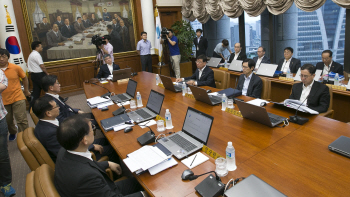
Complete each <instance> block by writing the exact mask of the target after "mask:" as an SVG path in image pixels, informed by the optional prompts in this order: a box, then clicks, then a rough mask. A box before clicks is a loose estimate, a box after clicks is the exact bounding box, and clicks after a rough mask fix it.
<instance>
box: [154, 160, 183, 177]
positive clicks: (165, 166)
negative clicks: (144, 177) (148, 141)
mask: <svg viewBox="0 0 350 197" xmlns="http://www.w3.org/2000/svg"><path fill="white" fill-rule="evenodd" d="M175 165H177V161H176V160H175V159H174V158H173V157H170V158H169V159H168V160H166V161H163V162H162V163H160V164H158V165H156V166H153V167H152V168H150V169H148V171H149V173H150V174H151V175H155V174H158V173H159V172H161V171H163V170H166V169H168V168H170V167H173V166H175Z"/></svg>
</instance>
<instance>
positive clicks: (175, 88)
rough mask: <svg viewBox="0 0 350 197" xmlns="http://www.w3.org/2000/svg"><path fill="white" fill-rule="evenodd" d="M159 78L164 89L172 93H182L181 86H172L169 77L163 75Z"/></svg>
mask: <svg viewBox="0 0 350 197" xmlns="http://www.w3.org/2000/svg"><path fill="white" fill-rule="evenodd" d="M159 76H160V79H161V80H162V82H163V85H164V87H165V89H167V90H171V91H173V92H181V91H182V84H178V85H174V84H173V81H172V80H171V78H170V77H166V76H164V75H159Z"/></svg>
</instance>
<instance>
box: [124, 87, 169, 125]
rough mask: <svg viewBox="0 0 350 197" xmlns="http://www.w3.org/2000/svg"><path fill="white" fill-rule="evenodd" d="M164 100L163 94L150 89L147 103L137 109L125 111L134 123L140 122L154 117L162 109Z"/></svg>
mask: <svg viewBox="0 0 350 197" xmlns="http://www.w3.org/2000/svg"><path fill="white" fill-rule="evenodd" d="M163 101H164V94H161V93H159V92H156V91H154V90H151V93H150V94H149V97H148V101H147V105H146V107H144V108H141V109H137V110H136V111H132V112H129V113H127V114H128V116H129V117H130V119H131V120H133V121H134V122H136V123H141V122H144V121H147V120H150V119H153V118H155V117H156V116H157V115H158V114H159V112H160V110H161V109H162V105H163Z"/></svg>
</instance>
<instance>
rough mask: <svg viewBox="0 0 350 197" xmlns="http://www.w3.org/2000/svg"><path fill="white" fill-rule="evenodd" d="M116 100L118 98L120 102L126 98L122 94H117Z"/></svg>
mask: <svg viewBox="0 0 350 197" xmlns="http://www.w3.org/2000/svg"><path fill="white" fill-rule="evenodd" d="M118 98H120V100H122V101H123V100H128V97H126V96H124V95H123V94H119V95H118Z"/></svg>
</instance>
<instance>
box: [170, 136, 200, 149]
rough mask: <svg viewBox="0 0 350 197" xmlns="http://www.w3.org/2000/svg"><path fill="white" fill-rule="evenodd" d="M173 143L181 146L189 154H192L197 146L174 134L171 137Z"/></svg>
mask: <svg viewBox="0 0 350 197" xmlns="http://www.w3.org/2000/svg"><path fill="white" fill-rule="evenodd" d="M169 139H171V141H173V142H174V143H175V144H177V145H179V146H180V147H181V148H182V149H184V150H185V151H187V152H190V151H191V150H193V149H195V148H196V147H197V146H195V145H194V144H192V143H191V142H190V141H188V140H186V139H185V138H183V137H182V136H181V135H179V134H174V135H172V136H170V137H169Z"/></svg>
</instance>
